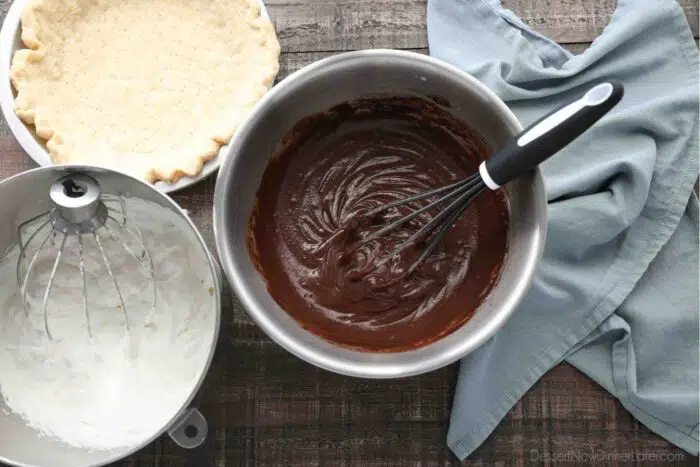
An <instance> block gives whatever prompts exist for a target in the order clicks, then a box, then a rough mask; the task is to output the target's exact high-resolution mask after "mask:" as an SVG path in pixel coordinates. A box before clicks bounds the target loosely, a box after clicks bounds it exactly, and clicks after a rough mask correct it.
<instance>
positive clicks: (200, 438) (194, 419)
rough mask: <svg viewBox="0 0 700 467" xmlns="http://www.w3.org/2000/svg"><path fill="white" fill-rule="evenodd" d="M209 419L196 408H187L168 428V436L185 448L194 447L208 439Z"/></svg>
mask: <svg viewBox="0 0 700 467" xmlns="http://www.w3.org/2000/svg"><path fill="white" fill-rule="evenodd" d="M207 432H208V425H207V419H206V418H204V415H202V413H201V412H200V411H199V410H197V409H195V408H189V409H186V410H185V411H184V412H183V413H182V415H181V416H180V418H178V419H177V421H176V422H175V423H173V425H172V426H171V427H170V429H168V436H170V439H172V440H173V441H174V442H175V444H177V445H178V446H180V447H181V448H184V449H194V448H197V447H199V446H201V445H202V443H203V442H204V441H205V440H206V439H207Z"/></svg>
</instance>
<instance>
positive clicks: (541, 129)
mask: <svg viewBox="0 0 700 467" xmlns="http://www.w3.org/2000/svg"><path fill="white" fill-rule="evenodd" d="M623 94H624V89H623V87H622V84H620V83H619V82H617V81H606V82H603V83H600V84H597V85H596V86H594V87H592V88H591V89H589V90H588V91H587V92H586V93H585V94H584V95H583V96H582V97H581V98H579V99H577V100H575V101H573V102H571V103H569V104H566V105H563V106H561V107H559V108H558V109H556V110H554V111H552V112H550V113H549V114H547V115H545V116H544V117H542V118H541V119H539V120H538V121H536V122H534V123H533V124H531V125H530V126H528V127H527V128H526V129H525V130H523V131H522V132H521V133H520V134H518V135H517V136H515V137H514V138H512V139H511V140H510V141H509V142H508V144H507V145H506V146H505V147H504V148H503V149H501V150H500V151H498V152H497V153H495V154H493V155H492V156H491V157H489V159H487V160H486V161H485V162H483V163H482V164H481V167H479V172H480V173H481V178H483V180H484V182H485V183H486V185H487V186H488V187H489V188H491V189H492V190H495V189H497V188H499V187H501V186H503V185H505V184H506V183H508V182H509V181H511V180H513V179H514V178H516V177H518V176H520V175H522V174H524V173H527V172H528V171H529V170H531V169H533V168H534V167H536V166H537V165H539V164H540V163H542V162H544V161H545V160H546V159H548V158H549V157H551V156H553V155H554V154H556V153H557V152H558V151H559V150H560V149H562V148H563V147H564V146H566V145H568V144H569V143H571V142H572V141H573V140H574V139H576V138H577V137H579V136H580V135H581V134H582V133H583V132H584V131H586V130H588V128H590V127H591V126H592V125H593V124H594V123H596V122H597V121H598V120H600V118H601V117H603V116H604V115H605V114H606V113H608V111H610V109H612V108H613V107H615V105H617V103H618V102H620V99H622V96H623Z"/></svg>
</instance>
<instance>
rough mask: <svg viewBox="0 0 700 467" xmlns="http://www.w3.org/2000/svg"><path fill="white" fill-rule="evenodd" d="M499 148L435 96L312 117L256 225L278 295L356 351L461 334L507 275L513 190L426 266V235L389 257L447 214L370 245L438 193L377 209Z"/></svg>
mask: <svg viewBox="0 0 700 467" xmlns="http://www.w3.org/2000/svg"><path fill="white" fill-rule="evenodd" d="M488 151H489V149H488V147H487V146H486V145H485V144H484V142H483V141H482V140H481V138H480V137H479V136H478V135H476V134H475V133H474V132H473V131H472V130H471V129H469V128H468V127H466V126H465V124H464V123H462V122H461V121H459V120H457V119H455V118H454V117H452V116H451V115H450V114H449V113H448V112H447V111H445V110H444V109H443V108H442V107H440V106H439V105H437V104H435V103H433V102H431V101H428V100H423V99H417V98H408V97H406V98H388V97H387V98H371V99H364V100H359V101H355V102H348V103H344V104H341V105H339V106H336V107H334V108H332V109H330V110H329V111H327V112H323V113H320V114H317V115H313V116H311V117H307V118H305V119H303V120H302V121H300V122H299V123H298V124H297V125H296V126H295V127H294V128H293V129H292V131H291V132H290V133H289V134H288V135H287V136H286V137H285V139H284V141H283V142H282V146H281V149H280V150H279V151H278V152H277V153H276V154H275V155H274V156H273V158H272V159H271V161H270V163H269V164H268V166H267V168H266V171H265V173H264V175H263V178H262V181H261V184H260V186H259V189H258V193H257V199H256V203H255V206H254V208H253V213H252V215H251V217H250V219H249V235H248V248H249V252H250V254H251V257H252V259H253V261H254V263H255V265H256V267H257V268H258V270H259V271H260V273H261V274H262V276H263V277H264V278H265V280H266V282H267V286H268V290H269V292H270V294H271V295H272V297H273V298H274V299H275V301H276V302H277V303H278V304H279V305H280V307H281V308H282V309H284V310H285V311H286V312H287V313H288V314H290V315H291V316H292V317H293V318H294V319H296V320H297V321H298V322H299V323H301V325H302V326H304V327H305V328H306V329H308V330H309V331H311V332H313V333H314V334H316V335H318V336H320V337H322V338H324V339H326V340H328V341H330V342H333V343H335V344H338V345H342V346H346V347H350V348H354V349H360V350H366V351H372V352H381V351H402V350H408V349H413V348H417V347H420V346H423V345H426V344H428V343H431V342H434V341H435V340H437V339H439V338H440V337H442V336H444V335H446V334H449V333H450V332H452V331H454V330H455V329H456V328H458V327H459V326H460V325H462V324H463V323H464V322H465V321H467V320H468V319H469V317H470V316H471V315H472V314H473V313H474V311H475V310H476V308H477V307H478V306H479V304H480V303H481V301H482V300H483V298H484V297H485V296H486V295H487V294H488V292H489V291H490V290H491V288H492V287H493V285H494V283H495V282H496V281H497V279H498V276H499V274H500V269H501V265H502V262H503V259H504V256H505V254H506V249H507V234H508V205H507V201H506V198H505V196H504V195H503V194H502V193H501V192H500V191H490V190H486V191H485V192H483V193H482V194H481V195H479V196H478V197H477V198H475V199H474V201H472V204H471V205H470V207H469V208H468V209H467V210H466V211H465V212H464V214H462V216H461V217H460V218H459V219H458V220H457V221H456V222H455V223H454V224H453V227H452V228H450V230H449V231H448V232H447V234H446V235H445V236H444V237H443V238H442V240H441V242H440V243H439V245H438V247H437V248H436V249H435V250H434V251H433V252H432V253H431V254H430V255H429V256H428V257H427V259H426V260H425V261H423V262H421V263H416V260H417V258H418V256H419V255H420V253H421V252H422V248H424V246H425V245H424V243H425V242H416V243H414V244H411V245H409V247H408V248H406V249H404V250H402V252H401V253H400V254H398V255H396V256H393V257H392V258H391V259H390V260H389V261H386V262H383V261H382V260H383V259H384V258H386V257H387V256H388V255H389V253H391V252H392V251H393V250H394V249H395V248H396V247H398V246H399V245H401V244H402V243H404V242H405V241H406V240H407V239H408V238H409V237H410V236H411V235H412V234H413V233H415V232H416V230H418V229H419V228H420V227H421V226H423V225H425V224H426V223H428V222H429V220H430V219H431V218H432V217H433V216H434V215H435V214H436V213H437V212H439V211H437V210H430V211H426V212H424V213H421V214H420V215H418V216H417V217H415V218H414V219H412V220H411V221H409V222H407V223H405V224H403V225H402V226H401V227H400V228H398V229H395V230H393V231H391V232H389V233H387V234H385V235H381V236H379V237H377V238H373V239H369V240H367V239H368V238H369V236H370V235H371V234H372V233H373V232H376V231H377V230H379V229H380V228H382V227H383V226H385V225H387V224H388V223H390V222H392V221H393V220H396V219H398V218H400V217H403V216H405V215H407V214H409V213H412V212H414V211H415V210H417V209H420V207H422V206H425V205H426V204H428V203H429V202H430V201H432V200H431V199H427V200H421V201H416V202H413V203H410V204H407V205H402V206H398V207H395V208H392V209H390V210H388V211H386V212H384V213H382V214H380V215H377V216H372V217H370V216H366V215H365V214H366V213H368V212H369V211H371V210H372V209H374V208H377V207H379V206H383V205H386V204H387V203H390V202H392V201H396V200H401V199H405V198H407V197H409V196H412V195H415V194H419V193H423V192H425V191H428V190H431V189H434V188H438V187H441V186H444V185H448V184H450V183H454V182H456V181H459V180H462V179H464V178H467V177H469V176H470V175H472V174H474V173H475V172H476V171H478V166H479V163H480V162H481V161H482V160H483V159H485V158H486V157H487V155H488V154H489V152H488ZM443 207H444V205H443Z"/></svg>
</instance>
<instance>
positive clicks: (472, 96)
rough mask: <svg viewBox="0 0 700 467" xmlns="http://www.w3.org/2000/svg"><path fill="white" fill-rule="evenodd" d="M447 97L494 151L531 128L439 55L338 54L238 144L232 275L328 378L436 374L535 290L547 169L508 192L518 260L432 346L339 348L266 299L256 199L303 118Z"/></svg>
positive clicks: (227, 232) (222, 209)
mask: <svg viewBox="0 0 700 467" xmlns="http://www.w3.org/2000/svg"><path fill="white" fill-rule="evenodd" d="M377 93H382V94H393V95H397V94H404V95H405V94H409V95H414V96H416V95H418V96H440V97H442V98H445V99H447V100H448V101H449V103H450V111H451V112H453V113H454V114H455V115H456V116H458V117H459V118H461V119H462V120H464V121H465V122H466V123H468V124H470V125H471V126H472V127H473V128H475V129H476V130H478V131H479V132H480V133H481V134H482V135H483V136H484V137H485V139H486V140H487V142H488V143H490V144H491V145H492V146H493V147H494V148H497V147H500V146H501V145H503V144H504V142H505V141H506V140H507V139H508V138H509V137H511V136H512V135H514V134H516V133H518V132H519V131H521V130H522V127H521V125H520V123H519V122H518V120H517V119H516V118H515V116H514V115H513V113H512V112H511V111H510V110H509V109H508V108H507V107H506V106H505V104H504V103H503V102H502V101H500V100H499V99H498V98H497V96H496V95H495V94H494V93H492V92H491V91H490V90H489V89H488V88H486V87H485V86H484V85H483V84H482V83H480V82H479V81H477V80H476V79H475V78H473V77H472V76H470V75H468V74H466V73H464V72H463V71H461V70H459V69H457V68H455V67H452V66H450V65H448V64H445V63H443V62H440V61H438V60H435V59H433V58H431V57H427V56H424V55H420V54H417V53H411V52H402V51H395V50H364V51H358V52H348V53H344V54H339V55H335V56H332V57H330V58H327V59H324V60H321V61H318V62H316V63H314V64H312V65H309V66H307V67H305V68H303V69H301V70H299V71H297V72H296V73H294V74H292V75H290V76H289V77H287V78H286V79H285V80H283V81H281V82H280V83H279V84H277V86H275V87H274V88H273V90H272V91H271V92H270V93H268V94H267V95H266V96H265V97H264V98H263V99H262V101H261V102H260V103H259V104H258V106H257V107H256V108H255V110H254V111H253V112H252V114H251V115H250V117H249V118H248V119H247V120H246V122H245V123H244V124H243V125H242V126H241V127H240V128H239V129H238V131H237V133H236V136H235V137H234V139H233V140H232V141H231V144H230V147H229V152H228V154H227V155H226V157H225V159H224V162H223V163H222V166H221V168H220V170H219V174H218V178H217V185H216V191H215V194H214V214H213V215H214V219H213V222H214V233H215V236H216V245H217V249H218V252H219V258H220V261H221V264H222V267H223V269H224V272H225V274H226V276H227V278H228V280H229V282H230V283H231V285H232V287H233V290H234V292H235V293H236V294H237V295H238V298H239V299H240V300H241V302H242V304H243V306H244V307H245V308H246V310H247V311H248V313H249V314H250V316H251V317H252V319H253V320H254V321H255V322H256V323H257V324H258V325H259V326H260V327H261V328H262V329H263V330H264V331H265V332H266V333H267V334H268V335H269V336H270V337H271V338H272V339H273V340H274V341H275V342H277V343H278V344H279V345H281V346H283V347H284V348H285V349H287V350H288V351H289V352H291V353H292V354H294V355H296V356H298V357H299V358H302V359H304V360H306V361H307V362H309V363H311V364H313V365H316V366H318V367H321V368H325V369H327V370H329V371H334V372H337V373H341V374H345V375H351V376H357V377H366V378H394V377H404V376H410V375H416V374H420V373H425V372H428V371H432V370H434V369H437V368H439V367H442V366H445V365H447V364H449V363H452V362H454V361H455V360H458V359H459V358H461V357H463V356H465V355H467V354H469V353H470V352H472V351H473V350H474V349H476V348H477V347H479V346H480V345H482V344H483V343H484V342H486V341H487V340H488V339H489V338H490V337H491V336H492V335H493V334H494V333H495V332H496V331H497V330H498V329H499V328H500V327H501V326H502V325H503V324H504V323H505V322H506V320H507V319H508V317H509V316H510V315H511V313H513V311H514V310H515V308H516V306H517V304H518V303H519V302H520V300H521V299H522V297H523V295H524V294H525V292H526V291H527V289H528V287H529V285H530V283H531V281H532V278H533V276H534V273H535V269H536V267H537V264H538V262H539V259H540V257H541V254H542V248H543V244H544V238H545V230H546V207H547V205H546V198H545V192H544V186H543V183H542V179H541V176H540V173H539V171H537V170H535V171H533V172H531V173H530V174H529V175H527V176H525V177H521V178H520V179H518V180H515V181H513V182H511V183H510V184H509V185H508V186H507V187H506V190H507V195H508V200H509V208H510V231H509V234H508V238H509V252H508V255H507V257H506V260H505V263H504V266H503V271H502V274H501V278H500V280H499V282H498V284H497V285H496V286H495V287H494V289H493V290H492V291H491V293H490V294H489V296H488V297H487V298H486V300H485V301H484V302H483V303H482V305H481V306H480V308H479V309H478V311H477V312H476V314H475V315H474V316H473V317H472V319H470V320H469V321H468V322H467V323H465V324H464V325H463V326H462V327H461V328H459V329H458V330H456V331H455V332H453V333H452V334H450V335H448V336H446V337H444V338H443V339H441V340H439V341H437V342H435V343H433V344H430V345H428V346H425V347H422V348H419V349H416V350H412V351H407V352H400V353H381V354H378V353H368V352H360V351H355V350H349V349H346V348H342V347H338V346H335V345H333V344H330V343H328V342H326V341H324V340H323V339H321V338H319V337H317V336H315V335H313V334H311V333H309V332H308V331H306V330H304V329H303V328H302V327H301V326H300V325H299V324H298V323H297V322H296V321H294V320H293V319H292V318H291V317H290V316H289V315H288V314H287V313H286V312H285V311H284V310H282V309H281V308H280V307H279V306H278V305H277V303H276V302H275V301H274V300H273V299H272V298H271V296H270V295H269V293H268V292H267V289H266V286H265V283H264V281H263V279H262V277H261V276H260V275H259V274H258V272H257V270H256V269H255V267H254V266H253V264H252V262H251V260H250V257H249V255H248V251H247V248H246V228H247V220H248V216H249V215H250V212H251V209H252V206H253V202H254V199H255V193H256V190H257V187H258V185H259V183H260V179H261V177H262V174H263V172H264V170H265V167H266V165H267V162H268V160H269V157H270V155H271V154H272V153H273V151H274V149H275V147H276V146H277V145H278V144H279V142H280V139H281V137H282V135H284V134H285V133H286V132H287V131H288V130H289V129H290V128H291V127H292V126H293V125H294V123H296V122H297V121H298V120H299V119H300V118H302V117H305V116H307V115H309V114H312V113H315V112H318V111H322V110H325V109H328V108H329V107H331V106H333V105H335V104H338V103H340V102H342V101H345V100H348V99H355V98H358V97H362V96H367V95H371V94H377Z"/></svg>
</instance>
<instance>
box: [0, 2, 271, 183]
mask: <svg viewBox="0 0 700 467" xmlns="http://www.w3.org/2000/svg"><path fill="white" fill-rule="evenodd" d="M21 24H22V41H23V42H24V44H25V45H26V46H27V48H26V49H20V50H17V51H16V52H15V55H14V57H13V60H12V65H11V69H10V78H11V81H12V84H13V86H14V88H15V89H16V90H17V97H16V99H15V113H16V114H17V115H18V116H19V118H21V119H22V120H23V121H25V122H26V123H29V124H33V125H34V127H35V129H36V133H37V134H38V135H39V136H40V137H41V138H43V139H44V140H46V147H47V149H48V151H49V154H50V156H51V159H52V160H53V162H54V163H56V164H65V163H70V164H87V165H95V166H101V167H106V168H109V169H113V170H118V171H122V172H125V173H128V174H130V175H133V176H135V177H137V178H140V179H142V180H146V181H148V182H151V183H153V182H156V181H159V180H163V181H166V182H175V181H177V180H178V179H179V178H180V177H182V176H185V175H188V176H195V175H197V174H199V173H200V171H201V170H202V166H203V165H204V163H205V162H206V161H208V160H210V159H212V158H213V157H215V156H216V154H217V153H218V151H219V148H220V147H221V146H222V145H223V144H226V143H228V142H229V140H230V138H231V137H232V136H233V134H234V132H235V130H236V128H237V127H238V126H239V125H240V123H241V122H242V120H243V119H244V118H245V116H246V115H247V114H248V112H249V111H250V110H251V108H252V107H253V106H254V105H255V104H256V103H257V101H258V100H259V99H260V98H261V97H262V96H263V95H264V94H265V93H266V92H267V91H268V90H269V89H270V87H271V86H272V84H273V82H274V79H275V77H276V75H277V73H278V71H279V54H280V47H279V42H278V40H277V37H276V34H275V30H274V27H273V26H272V24H271V23H270V21H269V20H267V19H265V18H263V17H262V16H261V15H260V6H259V4H258V3H257V1H256V0H30V2H29V4H28V5H27V6H26V7H25V9H24V11H23V12H22V17H21Z"/></svg>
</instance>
